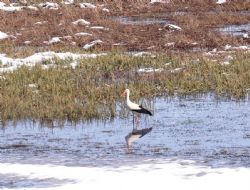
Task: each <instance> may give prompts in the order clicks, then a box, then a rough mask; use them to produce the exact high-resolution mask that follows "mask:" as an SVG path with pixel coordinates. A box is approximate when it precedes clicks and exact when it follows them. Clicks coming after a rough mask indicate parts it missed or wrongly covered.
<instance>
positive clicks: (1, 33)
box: [0, 31, 9, 40]
mask: <svg viewBox="0 0 250 190" xmlns="http://www.w3.org/2000/svg"><path fill="white" fill-rule="evenodd" d="M8 37H9V35H8V34H6V33H4V32H1V31H0V40H2V39H5V38H8Z"/></svg>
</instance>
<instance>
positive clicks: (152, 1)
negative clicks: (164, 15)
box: [150, 0, 170, 4]
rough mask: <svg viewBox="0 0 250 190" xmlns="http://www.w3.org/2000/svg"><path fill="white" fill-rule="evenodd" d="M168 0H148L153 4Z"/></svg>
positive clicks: (167, 1)
mask: <svg viewBox="0 0 250 190" xmlns="http://www.w3.org/2000/svg"><path fill="white" fill-rule="evenodd" d="M169 2H170V1H169V0H150V4H155V3H169Z"/></svg>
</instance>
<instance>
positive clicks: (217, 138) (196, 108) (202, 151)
mask: <svg viewBox="0 0 250 190" xmlns="http://www.w3.org/2000/svg"><path fill="white" fill-rule="evenodd" d="M131 121H132V116H129V118H123V119H115V120H114V121H112V122H106V123H104V122H92V123H89V124H87V123H79V124H76V125H72V124H70V123H65V125H64V127H59V126H58V127H57V126H55V127H54V128H53V129H52V128H48V127H46V126H40V124H39V123H36V122H35V123H32V122H19V123H17V124H16V126H13V124H11V123H9V124H8V125H7V126H5V127H3V128H2V130H1V131H0V163H6V162H8V163H29V164H59V165H67V166H93V167H94V166H107V165H108V166H113V167H116V166H121V165H127V164H130V165H131V164H137V163H141V162H147V160H149V159H151V160H152V159H156V160H157V159H162V158H167V159H188V160H193V161H195V162H197V164H202V165H207V166H211V167H239V166H242V167H250V102H249V101H246V102H235V101H227V100H225V101H224V100H221V101H219V102H217V101H216V100H215V98H214V97H213V96H204V97H197V98H186V99H179V98H174V99H160V98H159V99H156V100H155V102H154V116H153V117H142V118H141V121H140V126H139V127H141V128H145V127H153V130H152V131H151V133H149V134H147V135H146V136H144V137H143V138H142V139H140V140H139V141H137V142H136V143H134V144H133V152H132V153H131V154H128V153H127V149H126V143H125V136H126V135H127V134H128V133H130V132H131V130H132V124H131Z"/></svg>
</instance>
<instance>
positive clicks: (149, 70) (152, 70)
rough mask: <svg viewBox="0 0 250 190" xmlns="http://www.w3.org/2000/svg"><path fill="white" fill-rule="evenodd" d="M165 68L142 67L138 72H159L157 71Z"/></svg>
mask: <svg viewBox="0 0 250 190" xmlns="http://www.w3.org/2000/svg"><path fill="white" fill-rule="evenodd" d="M162 71H163V69H162V68H159V69H154V68H151V67H150V68H141V69H138V70H137V72H138V73H157V72H162Z"/></svg>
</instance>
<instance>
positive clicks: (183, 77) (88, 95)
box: [0, 53, 250, 121]
mask: <svg viewBox="0 0 250 190" xmlns="http://www.w3.org/2000/svg"><path fill="white" fill-rule="evenodd" d="M53 62H57V63H56V67H53V68H50V69H43V68H42V67H41V65H37V66H35V67H33V68H28V67H21V68H20V69H19V70H17V71H14V72H12V73H3V74H2V80H1V81H0V90H1V94H0V95H1V96H0V120H1V121H7V120H19V119H37V120H54V119H57V120H73V121H78V120H90V119H103V120H106V119H112V118H114V117H116V116H118V115H119V111H118V110H119V109H117V107H118V106H121V105H123V99H122V98H121V97H120V94H121V92H122V91H123V90H124V89H125V88H130V89H131V91H132V92H133V99H135V100H137V101H138V100H139V99H140V97H145V98H152V97H155V96H160V95H161V96H173V95H180V96H182V95H189V94H191V95H195V94H200V93H207V92H214V93H215V94H217V95H218V96H221V97H224V96H226V97H233V98H236V99H241V98H244V96H245V95H246V93H247V90H248V89H250V54H249V53H246V54H239V55H234V59H233V60H232V61H231V64H229V65H222V64H220V63H219V62H214V61H211V60H209V59H206V58H203V57H196V58H195V59H194V58H181V57H167V56H164V55H158V56H156V57H150V56H148V57H135V56H130V55H124V54H120V53H113V54H109V55H108V56H103V57H98V58H96V59H82V60H80V64H79V65H78V66H77V67H76V68H75V69H72V68H71V67H68V61H66V62H63V61H60V60H56V59H55V60H53ZM142 68H153V69H161V72H157V70H156V71H155V72H150V73H141V72H138V69H142Z"/></svg>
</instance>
